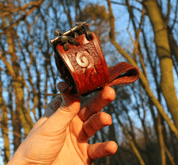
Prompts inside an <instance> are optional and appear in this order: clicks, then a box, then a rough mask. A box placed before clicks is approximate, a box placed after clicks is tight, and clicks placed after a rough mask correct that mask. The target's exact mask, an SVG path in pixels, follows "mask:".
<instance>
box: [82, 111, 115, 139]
mask: <svg viewBox="0 0 178 165" xmlns="http://www.w3.org/2000/svg"><path fill="white" fill-rule="evenodd" d="M111 124H112V118H111V116H110V115H109V114H107V113H105V112H98V113H97V114H94V115H92V116H91V117H90V118H89V119H88V120H86V121H85V122H84V124H83V129H84V131H85V133H86V135H87V136H88V139H89V138H90V137H92V136H93V135H94V134H95V133H96V132H97V131H98V130H100V129H102V128H103V127H105V126H108V125H111Z"/></svg>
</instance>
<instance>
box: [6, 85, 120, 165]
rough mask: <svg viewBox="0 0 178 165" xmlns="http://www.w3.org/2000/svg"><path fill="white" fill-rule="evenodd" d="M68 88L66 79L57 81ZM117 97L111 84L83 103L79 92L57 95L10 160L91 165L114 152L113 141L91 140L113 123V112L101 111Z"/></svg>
mask: <svg viewBox="0 0 178 165" xmlns="http://www.w3.org/2000/svg"><path fill="white" fill-rule="evenodd" d="M65 88H66V84H65V83H63V82H61V83H59V84H58V89H59V90H60V91H62V90H63V89H65ZM114 98H115V91H114V90H113V89H112V88H111V87H105V88H103V90H102V91H101V92H100V93H98V94H97V95H96V96H95V97H94V98H92V99H91V100H90V101H89V102H88V103H86V104H84V105H81V106H80V100H79V98H78V97H76V96H70V95H67V94H62V97H61V96H57V97H55V98H54V99H53V100H52V101H51V102H50V103H49V104H48V106H47V108H46V112H45V114H44V115H43V117H42V118H41V119H40V120H39V121H38V122H37V123H36V124H35V126H34V127H33V129H32V130H31V131H30V133H29V135H28V136H27V138H26V139H25V140H24V141H23V143H22V144H21V145H20V147H19V148H18V150H17V151H16V153H15V155H14V156H13V157H12V159H11V160H10V162H9V163H8V164H9V165H11V164H13V165H15V164H18V165H22V164H23V165H28V164H40V165H71V164H74V165H75V164H76V165H90V164H91V163H92V160H94V159H97V158H102V157H105V156H109V155H112V154H114V153H115V152H116V151H117V144H116V143H115V142H114V141H109V142H105V143H96V144H92V145H89V144H88V140H89V138H90V137H92V136H93V135H94V134H95V133H96V132H97V131H98V130H100V129H102V128H103V127H105V126H108V125H111V124H112V118H111V116H110V115H109V114H107V113H105V112H100V111H101V110H102V108H103V107H104V106H106V105H107V104H109V103H110V102H111V101H113V100H114Z"/></svg>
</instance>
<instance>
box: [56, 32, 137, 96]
mask: <svg viewBox="0 0 178 165" xmlns="http://www.w3.org/2000/svg"><path fill="white" fill-rule="evenodd" d="M92 36H93V40H91V41H88V40H87V39H86V38H85V35H84V34H83V35H80V36H79V37H77V38H75V40H76V41H77V42H79V46H75V45H71V44H69V46H68V50H67V51H65V50H64V49H63V46H61V45H59V44H58V45H57V46H56V50H57V52H58V55H59V56H60V58H61V60H62V61H63V65H64V66H65V67H67V68H68V71H69V72H70V74H71V76H72V77H71V78H70V76H68V77H69V78H70V79H69V81H68V82H67V83H71V82H73V86H74V88H75V89H76V90H75V91H74V92H73V93H72V92H70V91H72V89H73V88H71V87H69V88H68V90H66V91H65V92H66V93H71V94H77V95H87V94H89V93H91V92H93V91H96V90H100V89H102V87H104V86H115V85H119V84H129V83H133V82H135V81H136V80H137V79H138V77H139V70H138V69H137V68H136V67H134V66H132V65H130V64H129V63H126V62H121V63H118V64H116V65H115V66H113V67H112V68H110V69H109V70H108V69H107V64H106V61H105V58H104V56H103V53H102V49H101V47H100V44H99V41H98V38H97V37H96V35H95V34H94V33H93V32H92ZM59 56H57V59H58V58H59ZM57 66H58V70H59V71H60V72H61V75H62V77H65V75H66V74H65V72H64V69H62V68H61V67H62V63H59V64H57ZM64 74H65V75H64ZM68 75H69V74H68ZM71 80H73V81H71ZM76 91H77V92H76Z"/></svg>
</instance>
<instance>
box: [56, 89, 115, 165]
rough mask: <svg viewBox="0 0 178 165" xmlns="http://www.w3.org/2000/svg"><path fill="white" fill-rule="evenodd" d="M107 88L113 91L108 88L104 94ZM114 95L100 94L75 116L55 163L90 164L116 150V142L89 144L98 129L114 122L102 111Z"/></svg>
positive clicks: (66, 164) (65, 164)
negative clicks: (93, 160)
mask: <svg viewBox="0 0 178 165" xmlns="http://www.w3.org/2000/svg"><path fill="white" fill-rule="evenodd" d="M107 90H110V91H111V89H108V88H107V89H105V91H103V94H104V93H106V92H107ZM110 93H111V92H110ZM113 96H115V94H114V93H112V94H111V95H109V97H110V98H106V97H107V96H103V95H101V94H99V95H98V96H96V97H95V98H94V99H92V100H90V102H89V103H88V104H86V105H83V106H82V107H81V110H80V112H79V113H78V115H76V116H75V117H74V118H73V120H72V122H71V123H70V125H69V126H68V128H67V130H66V139H65V142H64V146H63V147H62V150H61V151H60V153H59V155H58V157H57V158H56V160H55V161H54V163H53V165H56V164H64V165H68V164H78V165H80V164H81V165H89V164H91V162H92V159H96V158H100V157H104V156H108V155H111V154H114V153H115V152H116V150H117V145H116V144H115V143H114V142H107V143H101V144H99V143H97V144H93V145H89V144H88V140H89V138H90V137H92V136H93V135H94V134H95V133H96V132H97V131H98V130H100V129H101V128H103V127H104V126H107V125H110V124H112V119H111V117H110V115H108V114H106V113H104V112H100V111H101V109H102V108H103V107H104V106H105V105H107V104H108V103H109V102H111V101H112V100H113V99H114V97H113ZM102 97H104V98H105V99H103V98H102ZM98 101H100V103H98ZM102 147H103V149H102ZM98 148H99V150H98ZM93 151H94V152H93ZM98 151H99V152H98ZM100 151H101V152H100Z"/></svg>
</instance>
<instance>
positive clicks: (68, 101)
mask: <svg viewBox="0 0 178 165" xmlns="http://www.w3.org/2000/svg"><path fill="white" fill-rule="evenodd" d="M57 87H58V89H59V91H63V90H64V89H65V88H66V87H67V84H66V83H64V82H60V83H59V84H58V85H57ZM61 98H62V102H61V105H60V107H59V108H58V109H57V110H56V112H55V113H54V114H53V115H52V116H51V117H50V118H48V120H47V121H46V122H45V123H44V126H43V130H42V131H43V134H46V135H49V134H50V135H51V136H52V133H54V134H53V135H55V133H56V134H60V133H62V132H64V131H65V130H66V128H67V126H68V125H69V124H70V122H71V121H72V119H73V118H74V117H75V115H76V114H77V113H78V112H79V110H80V100H79V98H78V97H76V96H70V95H68V94H62V97H61ZM53 106H54V108H56V107H58V106H59V104H58V103H57V104H56V107H55V105H53Z"/></svg>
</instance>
